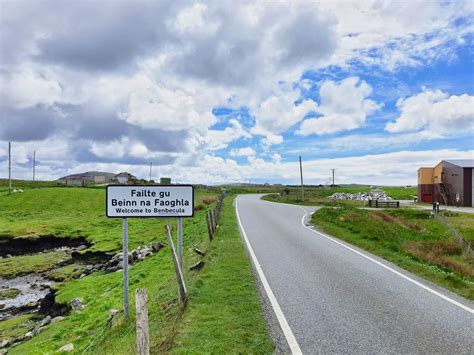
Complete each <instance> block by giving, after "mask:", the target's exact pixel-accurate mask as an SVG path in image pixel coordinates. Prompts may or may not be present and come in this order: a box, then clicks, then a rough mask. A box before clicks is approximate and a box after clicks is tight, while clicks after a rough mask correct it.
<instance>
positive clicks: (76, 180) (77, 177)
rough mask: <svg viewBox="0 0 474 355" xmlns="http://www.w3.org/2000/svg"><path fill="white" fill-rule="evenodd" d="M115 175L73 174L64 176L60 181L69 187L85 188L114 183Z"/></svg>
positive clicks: (96, 173) (98, 172)
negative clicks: (85, 186) (86, 186)
mask: <svg viewBox="0 0 474 355" xmlns="http://www.w3.org/2000/svg"><path fill="white" fill-rule="evenodd" d="M114 177H115V174H113V173H105V172H100V171H87V172H85V173H80V174H72V175H68V176H63V177H62V178H60V179H58V181H62V182H64V183H66V185H67V186H84V185H95V184H107V183H110V182H112V181H113V179H114Z"/></svg>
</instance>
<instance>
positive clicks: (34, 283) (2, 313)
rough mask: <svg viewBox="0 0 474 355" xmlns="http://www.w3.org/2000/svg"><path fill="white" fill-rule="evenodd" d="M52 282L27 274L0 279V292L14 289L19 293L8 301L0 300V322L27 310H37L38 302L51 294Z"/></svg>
mask: <svg viewBox="0 0 474 355" xmlns="http://www.w3.org/2000/svg"><path fill="white" fill-rule="evenodd" d="M52 284H53V282H52V281H50V280H48V279H46V278H44V277H42V276H40V275H37V274H29V275H24V276H19V277H15V278H12V279H5V278H0V291H3V290H7V289H10V288H14V289H17V290H19V291H20V293H19V294H18V295H17V296H16V297H14V298H9V299H4V300H0V320H5V319H8V318H11V317H12V316H15V315H17V314H19V313H23V312H25V311H29V310H37V308H38V306H39V301H40V300H42V299H43V298H45V297H46V295H47V294H48V293H50V292H51V290H50V286H51V285H52Z"/></svg>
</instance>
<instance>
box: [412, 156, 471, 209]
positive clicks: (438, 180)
mask: <svg viewBox="0 0 474 355" xmlns="http://www.w3.org/2000/svg"><path fill="white" fill-rule="evenodd" d="M473 170H474V159H453V160H443V161H441V162H440V163H438V164H437V165H436V166H435V167H432V168H431V167H422V168H419V169H418V199H419V201H420V202H439V203H440V204H444V205H449V206H464V207H474V190H473V188H474V173H473Z"/></svg>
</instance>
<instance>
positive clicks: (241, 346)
mask: <svg viewBox="0 0 474 355" xmlns="http://www.w3.org/2000/svg"><path fill="white" fill-rule="evenodd" d="M205 262H206V264H207V266H206V267H205V268H204V269H203V270H202V271H201V272H200V273H199V275H198V277H197V279H196V281H195V282H194V284H193V286H192V287H191V288H190V294H191V302H190V304H189V307H188V309H187V310H186V312H185V314H184V316H183V321H182V322H181V324H180V327H179V328H178V334H177V336H176V338H175V340H174V344H173V347H172V348H171V352H172V353H186V354H187V353H197V354H203V353H216V354H229V353H239V354H263V353H265V354H270V353H272V352H273V344H272V341H271V339H270V336H269V334H268V330H267V329H266V326H265V322H264V319H263V314H262V308H261V305H260V300H259V296H258V293H257V291H256V288H255V280H254V276H253V273H252V268H251V265H250V263H249V259H248V256H247V254H246V252H245V247H244V245H243V243H242V240H241V238H240V235H239V230H238V227H237V220H236V216H235V211H234V209H233V208H232V205H231V199H230V198H227V199H226V204H225V206H224V209H223V214H222V219H221V226H220V228H219V229H218V232H217V235H216V237H215V239H214V240H213V242H212V243H211V245H210V246H209V249H208V252H207V254H206V257H205ZM216 340H218V341H216Z"/></svg>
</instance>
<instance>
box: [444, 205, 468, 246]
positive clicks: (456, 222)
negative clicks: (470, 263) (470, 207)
mask: <svg viewBox="0 0 474 355" xmlns="http://www.w3.org/2000/svg"><path fill="white" fill-rule="evenodd" d="M442 215H443V216H444V217H446V219H447V220H448V222H449V224H451V225H452V226H453V227H455V228H456V229H457V230H458V231H459V232H460V233H461V235H462V236H463V238H464V239H465V240H466V241H468V242H470V243H471V246H472V247H473V249H474V214H472V213H460V212H452V211H448V210H445V211H443V212H442Z"/></svg>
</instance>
